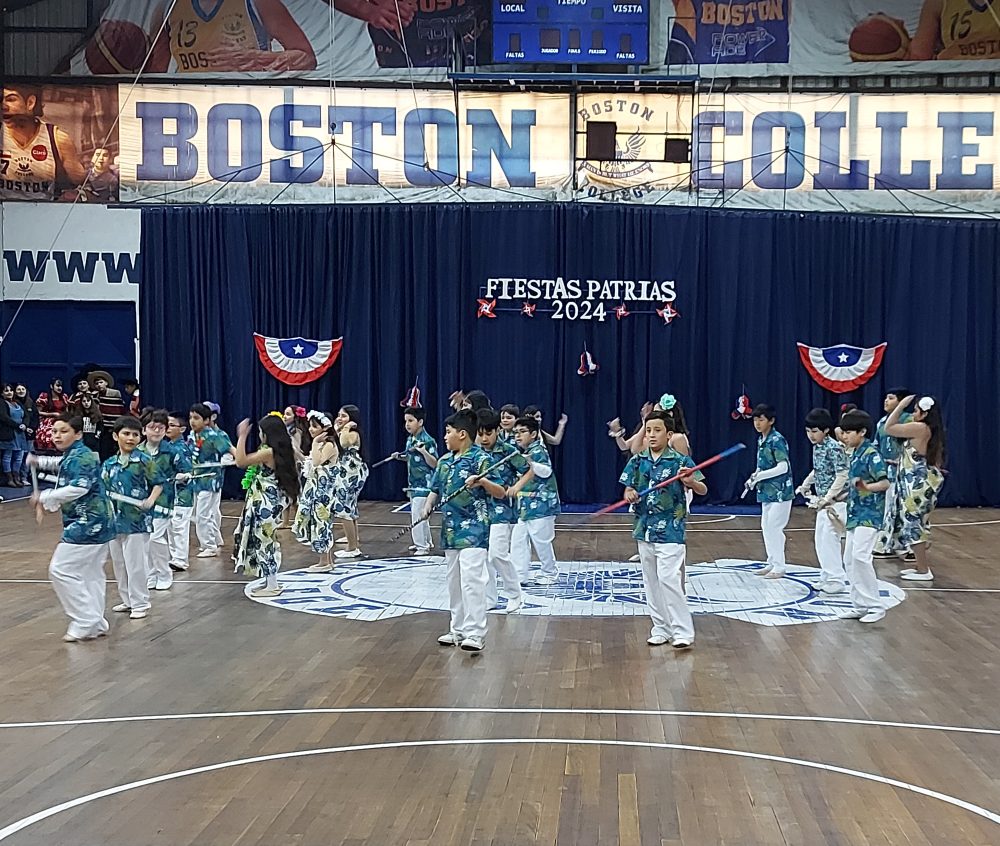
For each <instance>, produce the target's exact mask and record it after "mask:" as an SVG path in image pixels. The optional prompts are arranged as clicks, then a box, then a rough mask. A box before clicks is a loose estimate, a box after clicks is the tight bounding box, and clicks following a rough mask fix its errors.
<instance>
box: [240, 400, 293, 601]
mask: <svg viewBox="0 0 1000 846" xmlns="http://www.w3.org/2000/svg"><path fill="white" fill-rule="evenodd" d="M257 425H258V427H259V431H260V441H261V446H260V449H258V450H257V451H256V452H252V453H249V454H248V453H247V437H248V436H249V434H250V428H251V423H250V421H249V420H244V421H242V422H241V423H240V425H239V426H238V427H237V428H236V432H237V436H238V440H237V442H236V448H235V452H236V464H237V466H238V467H251V468H256V470H254V471H251V473H250V482H249V485H248V487H247V498H246V502H245V503H244V505H243V513H242V514H241V515H240V521H239V523H237V525H236V531H235V532H234V533H233V559H234V560H235V561H236V572H237V573H239V572H240V571H243V572H245V573H247V574H249V575H251V576H254V577H256V578H259V577H261V576H263V577H264V583H263V584H261V585H257V586H256V587H253V588H251V589H250V595H251V596H278V595H279V594H280V593H281V590H282V589H281V587H280V586H279V585H278V570H279V569H281V545H280V544H279V543H278V529H279V528H280V526H281V521H282V515H283V514H284V511H285V509H286V508H287V507H288V506H289V504H290V503H292V502H294V501H295V499H296V497H298V495H299V475H298V471H297V470H296V467H295V456H294V454H293V452H292V442H291V440H290V439H289V437H288V430H287V429H286V428H285V423H284V421H283V420H282V419H281V414H280V413H277V412H276V413H272V414H269V415H268V416H267V417H265V418H264V419H263V420H261V421H260V422H259V423H258V424H257Z"/></svg>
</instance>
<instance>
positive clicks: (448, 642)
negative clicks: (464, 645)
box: [438, 632, 465, 646]
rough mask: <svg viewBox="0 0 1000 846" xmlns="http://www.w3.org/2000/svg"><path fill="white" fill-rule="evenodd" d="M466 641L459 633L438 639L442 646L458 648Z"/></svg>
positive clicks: (450, 633)
mask: <svg viewBox="0 0 1000 846" xmlns="http://www.w3.org/2000/svg"><path fill="white" fill-rule="evenodd" d="M464 639H465V638H463V637H462V635H461V634H459V633H458V632H448V634H443V635H441V637H439V638H438V643H440V644H441V645H442V646H458V645H459V644H460V643H461V642H462V641H463V640H464Z"/></svg>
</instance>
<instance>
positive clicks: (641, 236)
mask: <svg viewBox="0 0 1000 846" xmlns="http://www.w3.org/2000/svg"><path fill="white" fill-rule="evenodd" d="M142 256H143V283H142V291H141V303H140V305H141V328H142V334H141V337H142V345H143V352H142V374H141V377H142V382H143V396H144V397H148V398H150V400H152V399H153V398H156V400H157V401H158V402H160V403H163V404H166V405H169V406H186V405H187V404H188V403H190V402H191V401H193V400H198V399H205V398H213V399H217V401H219V402H220V403H221V404H222V406H223V416H224V423H225V425H226V426H227V427H228V428H229V429H230V430H232V428H233V427H234V425H235V422H236V421H237V420H238V419H239V418H241V417H243V416H250V417H255V418H256V417H259V416H260V415H261V414H263V413H264V412H266V411H268V410H270V409H274V408H283V407H284V406H286V405H288V404H289V403H296V404H300V405H304V406H306V407H309V408H320V409H326V410H333V411H335V410H336V409H337V407H338V406H339V405H340V404H343V403H349V402H350V403H355V404H356V405H358V406H359V407H360V408H361V409H362V411H363V414H364V420H365V444H366V449H367V452H368V457H369V459H370V460H374V459H377V458H381V457H383V456H385V455H388V454H389V453H391V452H392V451H393V450H396V449H399V448H401V447H402V445H403V440H404V437H405V434H404V432H403V427H402V422H401V412H400V407H399V402H400V400H401V399H402V398H403V396H404V394H405V392H406V389H407V388H408V387H409V386H410V385H411V384H412V383H413V381H414V379H415V378H416V377H418V376H419V378H420V388H421V391H422V393H423V401H424V405H425V406H426V407H427V408H428V421H427V422H428V427H429V429H430V431H431V432H432V433H433V434H435V435H440V433H441V431H442V421H443V419H444V417H445V414H446V411H447V397H448V395H449V394H450V393H451V392H452V391H453V390H455V389H456V388H459V387H461V388H466V389H469V388H481V389H483V390H485V391H486V392H487V393H488V394H489V396H490V397H491V398H492V400H493V402H494V405H496V406H497V407H499V405H500V404H501V403H506V402H514V403H517V404H519V405H521V406H522V407H523V406H524V405H526V404H529V403H531V404H537V405H540V406H541V407H542V408H543V409H544V411H545V421H546V422H545V428H546V429H548V430H549V431H553V430H554V428H555V426H556V422H557V418H558V416H559V414H560V413H561V412H565V413H566V414H568V415H569V425H568V427H567V430H566V437H565V440H564V442H563V444H562V445H561V446H559V447H556V448H554V450H553V453H554V458H555V462H556V467H557V471H558V477H559V485H560V490H561V492H562V496H563V499H564V501H566V502H571V503H590V502H606V501H611V500H613V499H614V498H616V497H617V496H618V495H619V493H620V488H619V487H618V486H617V484H616V481H617V477H618V473H619V471H620V469H621V466H622V464H623V457H622V455H621V454H620V453H619V452H618V450H617V449H616V447H615V446H614V444H613V443H612V442H611V441H610V439H609V438H608V437H607V435H606V427H605V421H606V420H609V419H610V418H612V417H614V416H616V415H620V416H621V417H622V420H623V422H624V424H625V425H626V427H628V428H629V429H631V428H632V427H633V426H634V425H635V424H636V422H637V419H638V411H639V407H640V405H641V404H642V402H643V401H644V400H646V399H650V398H656V397H659V396H660V395H661V394H663V393H664V392H668V391H669V392H671V393H673V394H675V395H676V396H677V397H678V398H679V399H680V400H681V402H682V403H683V406H684V409H685V412H686V415H687V419H688V423H689V426H690V428H691V432H692V434H691V441H692V444H693V449H694V452H695V456H696V458H698V457H705V456H709V455H712V454H713V453H715V452H718V451H719V450H721V449H724V448H725V447H727V446H729V445H730V444H732V443H734V442H737V441H742V442H745V443H746V444H747V445H748V447H751V448H750V449H748V450H747V451H746V452H745V453H742V454H741V456H740V457H739V458H737V459H733V460H730V461H729V462H727V463H725V464H723V465H720V466H718V467H717V468H715V469H713V470H712V471H711V474H710V477H709V484H710V494H709V499H710V500H711V501H713V502H716V503H725V502H729V503H735V502H738V501H739V494H740V492H741V490H742V483H743V480H744V479H745V478H746V476H747V474H748V473H749V472H750V471H751V469H752V466H753V461H754V451H753V448H752V447H753V444H754V441H755V433H754V431H753V427H752V423H751V422H750V421H743V420H740V421H734V420H733V419H732V418H731V416H730V412H731V411H732V410H733V409H734V407H735V403H736V399H737V396H738V395H739V394H740V393H741V392H742V391H743V389H744V386H745V390H746V393H747V394H749V396H750V398H751V400H752V401H753V402H754V403H758V402H765V401H766V402H769V403H771V404H772V405H773V406H774V407H775V408H776V409H777V413H778V421H777V426H778V429H779V430H780V431H782V432H784V433H785V435H786V437H787V438H788V440H789V443H790V445H791V448H792V461H793V470H794V475H795V479H796V481H798V480H800V479H801V478H802V477H803V476H804V475H805V474H806V472H807V471H808V469H809V455H810V453H809V444H808V442H807V440H806V437H805V434H804V432H803V418H804V416H805V414H806V412H808V411H809V409H810V408H812V407H814V406H826V407H828V408H830V409H831V410H832V411H833V410H836V409H837V408H838V407H839V404H840V403H841V402H844V401H852V402H856V403H858V404H859V405H860V406H861V407H862V408H865V409H866V410H868V411H869V412H870V413H871V414H872V416H873V417H874V418H875V419H876V420H877V419H878V417H880V416H881V413H882V411H881V406H882V396H883V393H884V391H885V390H886V389H887V388H888V387H891V386H895V385H897V384H903V385H908V386H910V387H912V388H913V389H914V390H915V391H918V392H926V393H931V394H933V395H935V396H937V397H938V398H939V399H940V401H941V402H942V404H943V410H944V415H945V421H946V424H947V426H948V452H949V463H948V467H949V470H950V475H949V477H948V482H947V484H946V486H945V491H944V495H943V501H944V502H945V503H946V504H952V505H987V504H989V505H1000V474H997V473H996V469H995V467H996V460H997V434H996V433H997V425H998V423H997V421H998V420H1000V363H998V361H1000V357H998V354H997V348H998V340H1000V338H998V336H1000V309H998V302H997V300H998V294H997V267H998V266H1000V228H998V226H997V224H996V223H994V222H980V221H954V220H938V219H928V218H895V217H869V216H858V215H832V214H809V215H806V214H799V213H784V212H777V213H775V212H747V211H708V210H699V209H674V208H671V209H662V208H645V207H635V206H624V207H621V206H590V205H541V204H526V205H486V204H467V205H466V204H461V205H423V206H418V205H378V206H362V205H342V206H334V207H322V206H308V207H296V206H280V207H278V206H272V207H244V206H228V207H190V206H184V207H164V208H153V209H144V210H143V235H142ZM505 276H508V277H529V278H536V277H537V278H555V277H557V276H562V277H564V278H582V279H656V280H668V279H673V280H675V281H676V293H677V299H676V301H675V303H674V306H675V307H676V309H677V311H678V312H680V317H678V318H677V319H676V320H674V322H673V323H672V324H671V325H665V324H664V322H663V321H662V320H661V319H660V317H659V316H657V315H656V314H655V313H647V314H639V313H636V312H637V311H639V310H640V309H642V308H645V309H648V310H649V311H650V312H652V310H653V309H654V308H655V307H656V305H655V304H650V305H648V306H638V305H636V304H632V305H630V310H631V311H632V312H633V314H632V315H631V316H629V317H628V318H626V319H624V320H622V321H618V320H616V319H615V316H614V314H613V313H609V314H608V317H607V319H606V320H605V322H603V323H598V322H594V321H582V320H576V321H569V320H554V319H552V318H551V315H550V314H547V313H543V311H542V309H544V308H546V307H547V304H546V303H544V302H540V303H539V310H538V312H536V315H535V317H533V318H528V317H524V316H521V315H520V314H518V313H517V311H513V312H500V313H498V317H497V318H496V319H492V320H491V319H487V318H481V319H477V317H476V305H477V304H476V300H477V298H478V297H480V296H482V293H481V287H482V286H483V285H485V282H486V279H487V278H488V277H505ZM498 305H503V304H502V303H498ZM507 305H509V306H512V307H514V308H515V309H516V308H518V307H519V306H520V302H519V301H517V302H513V303H507ZM255 331H256V332H260V333H261V334H264V335H269V336H277V337H290V336H301V337H306V338H319V339H322V338H336V337H339V336H341V335H342V336H343V338H344V348H343V351H342V353H341V356H340V359H339V360H338V362H337V363H336V364H335V365H334V367H333V369H332V371H331V372H330V373H328V374H327V376H326V377H324V378H323V379H322V380H321V381H319V382H315V383H313V384H311V385H308V386H305V387H303V388H299V389H290V388H288V387H286V386H284V385H282V384H280V383H279V382H277V381H276V380H275V379H273V378H272V377H271V376H270V375H269V374H268V373H267V372H266V371H265V370H264V368H263V367H262V366H261V364H260V363H259V361H258V359H257V355H256V352H255V349H254V345H253V341H252V333H253V332H255ZM797 341H802V342H804V343H808V344H810V345H813V346H831V345H833V344H837V343H847V344H853V345H856V346H864V347H871V346H874V345H876V344H878V343H880V342H882V341H887V342H888V344H889V346H888V350H887V353H886V358H885V362H884V364H883V366H882V368H881V370H880V371H879V372H878V374H877V375H876V376H875V378H874V379H873V380H872V381H871V382H869V383H868V384H867V385H866V386H865V387H864V388H862V389H861V390H860V391H857V392H855V393H854V394H849V395H845V396H840V397H838V396H835V395H833V394H831V393H829V392H826V391H824V390H823V389H821V388H820V387H819V386H818V385H816V384H815V383H814V382H813V381H812V379H811V378H810V377H809V376H808V374H807V373H806V372H805V370H804V368H803V367H802V365H801V363H800V362H799V358H798V354H797V350H796V342H797ZM584 344H586V345H587V348H588V349H589V350H590V351H591V352H592V354H593V356H594V358H595V359H596V361H597V362H598V363H599V364H600V366H601V369H600V371H599V372H598V374H597V375H596V376H594V377H587V378H581V377H580V376H578V375H577V373H576V370H577V367H578V366H579V358H580V354H581V352H582V351H583V348H584ZM404 484H405V480H404V475H403V471H402V468H401V466H398V465H396V464H393V465H390V466H386V467H383V468H379V469H377V470H375V471H374V472H373V473H372V476H371V478H370V479H369V482H368V486H367V488H366V492H365V493H366V496H368V497H369V498H380V499H390V500H392V499H395V500H398V499H401V498H402V493H401V490H402V487H403V485H404Z"/></svg>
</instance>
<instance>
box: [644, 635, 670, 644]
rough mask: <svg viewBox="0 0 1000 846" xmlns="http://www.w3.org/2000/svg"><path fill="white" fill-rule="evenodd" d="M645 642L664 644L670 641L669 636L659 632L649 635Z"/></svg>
mask: <svg viewBox="0 0 1000 846" xmlns="http://www.w3.org/2000/svg"><path fill="white" fill-rule="evenodd" d="M646 643H648V644H649V645H650V646H663V645H664V644H667V643H670V638H669V637H667V636H666V635H661V634H655V635H650V636H649V637H648V638H647V639H646Z"/></svg>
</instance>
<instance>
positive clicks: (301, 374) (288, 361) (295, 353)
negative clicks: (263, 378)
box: [253, 333, 344, 385]
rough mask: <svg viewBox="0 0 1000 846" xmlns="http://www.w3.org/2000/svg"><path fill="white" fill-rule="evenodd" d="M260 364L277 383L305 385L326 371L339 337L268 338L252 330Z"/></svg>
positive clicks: (339, 344) (336, 353) (334, 356)
mask: <svg viewBox="0 0 1000 846" xmlns="http://www.w3.org/2000/svg"><path fill="white" fill-rule="evenodd" d="M253 342H254V344H255V345H256V347H257V355H258V356H259V357H260V363H261V364H263V365H264V367H265V369H266V370H267V372H268V373H270V374H271V375H272V376H273V377H274V378H275V379H277V380H278V381H279V382H284V383H285V384H286V385H305V384H307V383H309V382H315V381H316V380H317V379H319V378H320V377H321V376H323V374H325V373H326V371H327V370H329V369H330V368H331V367H332V366H333V363H334V362H335V361H336V360H337V356H339V355H340V350H341V348H342V347H343V345H344V339H343V338H335V339H334V340H332V341H311V340H309V339H308V338H268V337H265V336H264V335H258V334H257V333H254V336H253Z"/></svg>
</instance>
